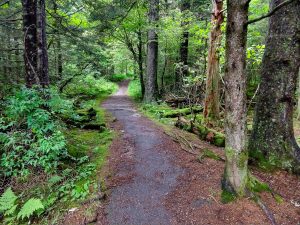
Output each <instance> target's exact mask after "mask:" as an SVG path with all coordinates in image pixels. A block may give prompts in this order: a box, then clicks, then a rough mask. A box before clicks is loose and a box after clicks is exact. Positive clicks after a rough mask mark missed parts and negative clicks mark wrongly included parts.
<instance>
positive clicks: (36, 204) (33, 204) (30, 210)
mask: <svg viewBox="0 0 300 225" xmlns="http://www.w3.org/2000/svg"><path fill="white" fill-rule="evenodd" d="M43 209H44V206H43V204H42V202H41V200H40V199H36V198H31V199H29V200H28V201H27V202H26V203H25V204H24V205H23V206H22V208H21V210H20V211H19V213H18V215H17V218H18V219H22V220H23V219H25V218H28V219H29V218H30V217H31V216H32V215H34V213H35V212H37V211H40V210H43Z"/></svg>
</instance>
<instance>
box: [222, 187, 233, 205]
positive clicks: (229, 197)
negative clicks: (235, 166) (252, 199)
mask: <svg viewBox="0 0 300 225" xmlns="http://www.w3.org/2000/svg"><path fill="white" fill-rule="evenodd" d="M236 198H237V196H236V195H235V194H234V193H232V192H229V191H227V190H223V191H222V194H221V202H222V203H224V204H227V203H229V202H233V201H234V200H235V199H236Z"/></svg>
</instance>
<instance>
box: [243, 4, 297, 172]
mask: <svg viewBox="0 0 300 225" xmlns="http://www.w3.org/2000/svg"><path fill="white" fill-rule="evenodd" d="M282 2H284V0H272V1H271V3H270V8H271V10H272V9H274V8H275V7H276V6H278V5H279V4H281V3H282ZM299 12H300V2H299V1H294V2H292V3H289V4H288V5H286V6H284V7H282V8H281V9H280V10H278V11H277V12H275V13H274V15H272V16H271V17H270V20H269V34H268V38H267V43H266V48H265V53H264V56H263V61H262V71H261V84H260V90H259V93H258V96H257V104H256V110H255V118H254V125H253V131H252V135H251V139H250V142H249V151H250V156H251V158H252V159H254V162H255V163H257V164H258V165H260V166H261V167H263V168H266V169H274V168H283V169H287V170H291V169H293V170H294V171H295V172H300V149H299V147H298V145H297V143H296V140H295V137H294V131H293V109H294V100H295V99H294V96H295V90H296V84H297V77H298V72H299V66H300V13H299Z"/></svg>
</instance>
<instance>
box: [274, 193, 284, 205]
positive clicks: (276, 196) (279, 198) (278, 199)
mask: <svg viewBox="0 0 300 225" xmlns="http://www.w3.org/2000/svg"><path fill="white" fill-rule="evenodd" d="M274 198H275V201H276V202H277V203H279V204H281V203H283V202H284V200H283V198H282V197H281V196H280V195H278V194H274Z"/></svg>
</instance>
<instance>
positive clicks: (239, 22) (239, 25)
mask: <svg viewBox="0 0 300 225" xmlns="http://www.w3.org/2000/svg"><path fill="white" fill-rule="evenodd" d="M249 2H250V1H249V0H228V1H227V25H226V56H225V57H226V65H225V89H226V91H225V133H226V146H225V154H226V163H225V171H224V177H223V182H222V185H223V188H224V189H225V190H227V191H229V192H232V193H235V194H236V195H238V196H243V195H244V194H245V188H246V183H247V180H248V170H247V164H248V154H247V145H246V143H247V134H246V129H247V126H246V116H247V113H246V80H247V79H246V43H247V20H248V8H249Z"/></svg>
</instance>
